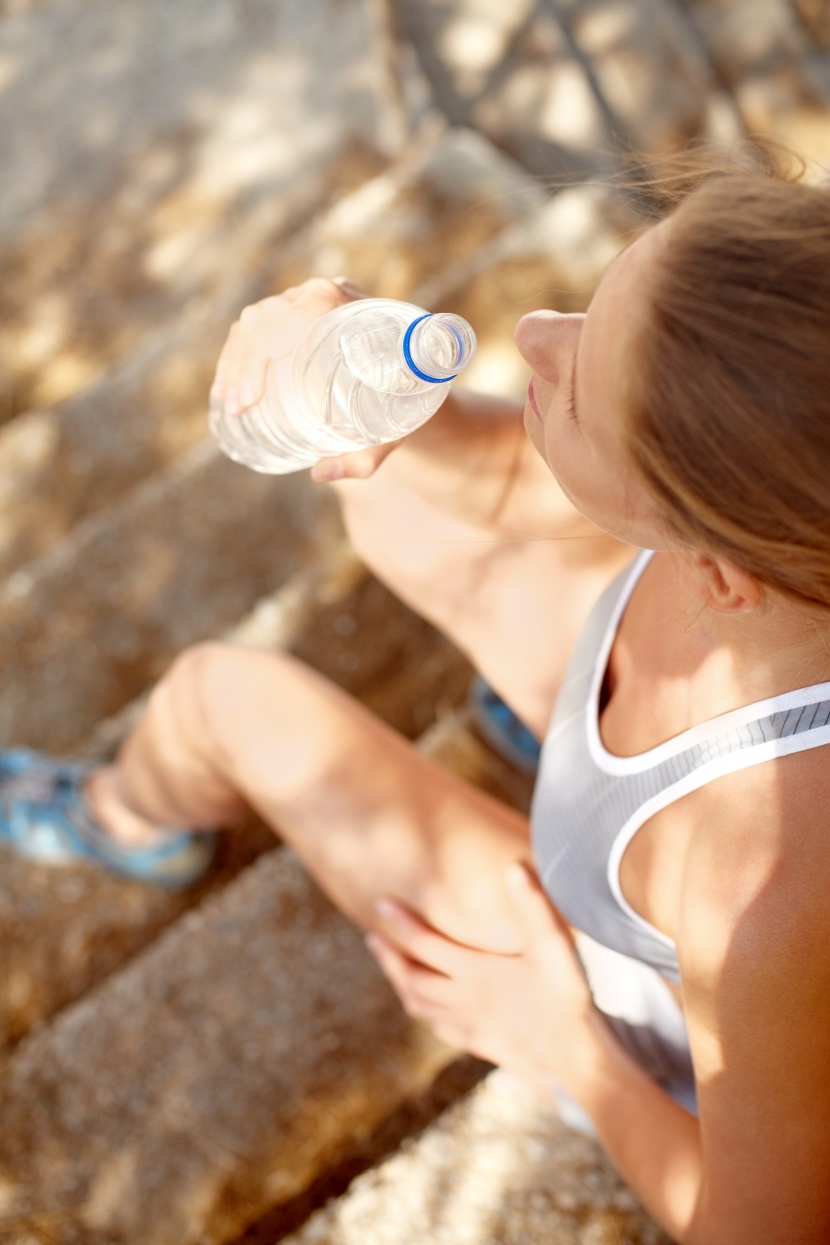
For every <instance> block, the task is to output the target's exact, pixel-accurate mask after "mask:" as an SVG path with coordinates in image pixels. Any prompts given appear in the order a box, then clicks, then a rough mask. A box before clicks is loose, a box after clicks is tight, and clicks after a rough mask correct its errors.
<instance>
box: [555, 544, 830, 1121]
mask: <svg viewBox="0 0 830 1245" xmlns="http://www.w3.org/2000/svg"><path fill="white" fill-rule="evenodd" d="M650 557H651V553H649V552H648V551H646V552H644V553H641V554H640V555H639V556H638V557H637V558H635V560H634V562H633V565H632V566H630V567H628V568H627V569H626V570H625V571H623V573H622V574H621V575H619V576H618V577H617V578H616V579H615V580H614V581H613V583H611V584H610V585H609V587H608V588H607V589H606V591H605V592H604V593H603V594H602V596H601V597H600V599H599V601H598V602H597V604H596V605H595V606H594V609H593V611H592V613H591V615H590V617H589V619H588V622H587V623H586V625H585V628H584V630H583V632H582V635H581V636H580V638H579V641H578V642H577V645H576V648H575V650H574V654H573V657H572V659H571V663H570V666H569V667H568V671H567V673H566V676H565V680H564V682H563V685H562V689H561V691H560V693H559V697H558V699H557V702H556V709H555V711H554V715H553V718H552V721H551V725H550V729H549V731H548V734H547V737H546V739H545V744H544V747H543V749H542V758H541V764H540V768H539V779H538V782H537V786H536V791H535V793H534V798H533V807H532V811H531V823H532V833H533V847H534V853H535V857H536V864H537V868H538V870H539V875H540V877H541V880H542V883H543V885H544V887H545V890H546V891H547V893H548V895H549V896H550V898H551V900H552V901H553V903H554V904H555V905H556V907H557V908H558V909H559V911H560V912H561V913H562V914H563V916H564V917H565V919H566V920H567V921H569V922H570V924H571V925H573V926H574V927H575V928H576V929H578V930H582V931H584V935H587V938H585V937H584V936H583V940H582V942H583V944H584V946H585V947H587V948H588V955H587V957H586V956H585V955H583V961H584V962H585V963H586V970H588V976H589V979H591V971H590V966H589V964H588V963H587V960H590V959H591V958H592V957H593V959H595V960H597V961H603V963H604V965H605V970H607V971H605V976H606V978H609V979H610V978H611V977H619V973H620V970H621V969H622V968H631V969H632V972H634V973H637V974H638V980H641V981H646V979H647V977H648V973H644V972H642V971H641V970H642V967H643V966H646V967H647V968H648V969H650V970H652V974H651V975H652V976H653V975H654V974H655V973H656V974H659V975H660V976H661V977H664V978H667V979H668V980H669V981H672V982H675V983H678V984H679V982H680V973H679V968H678V962H677V951H676V948H675V944H674V942H673V940H672V939H671V938H668V937H667V936H666V935H665V934H663V933H661V931H660V930H658V929H656V928H655V927H654V926H653V925H651V924H650V923H649V922H648V921H645V920H643V918H642V917H641V916H639V915H638V914H637V913H636V912H635V911H634V909H633V908H632V907H631V906H630V905H629V904H628V903H627V902H626V899H625V897H624V896H623V894H622V890H621V888H620V880H619V869H620V861H621V860H622V857H623V854H624V852H625V849H626V847H627V846H628V844H629V843H630V842H631V840H632V838H633V837H634V835H635V834H636V833H637V831H638V830H639V828H640V826H642V825H644V824H645V822H647V821H648V819H649V818H650V817H651V816H652V815H653V814H654V813H656V812H658V811H659V810H660V809H663V808H665V807H666V806H667V805H669V804H671V803H673V802H674V801H675V800H678V799H680V798H681V796H684V795H686V794H687V793H688V792H690V791H694V790H696V789H697V788H698V787H702V786H703V785H704V784H705V783H707V782H711V781H712V780H713V779H714V778H718V777H720V776H721V775H722V774H728V773H731V772H733V771H734V770H738V769H743V768H746V767H748V766H750V765H757V764H759V763H760V762H762V761H766V760H769V759H771V758H773V757H779V756H786V755H788V754H789V753H792V752H799V751H801V750H803V749H806V748H814V747H817V746H818V745H820V744H827V743H830V724H828V722H829V721H830V683H819V684H816V685H815V686H813V687H806V688H800V689H798V690H797V691H794V692H787V693H785V694H784V695H781V696H775V697H771V698H769V699H767V700H762V701H756V702H755V703H754V704H751V705H746V706H744V707H743V708H741V709H734V710H732V711H731V712H729V713H724V714H721V715H720V716H718V717H716V718H712V719H711V720H710V721H708V722H704V723H702V724H701V725H699V726H694V727H692V728H691V729H690V730H687V731H683V732H682V733H681V734H680V735H677V736H676V737H675V738H674V739H670V740H668V741H667V742H665V743H662V744H659V745H658V746H657V747H656V748H651V749H649V751H648V752H643V753H640V754H639V755H638V756H633V757H619V756H615V755H612V754H611V753H609V752H608V751H606V749H605V747H604V745H603V743H602V739H601V737H600V731H599V704H600V696H601V691H602V684H603V680H604V677H605V671H606V667H607V664H608V657H609V654H610V651H611V646H612V644H613V642H614V638H615V636H616V633H617V627H618V625H619V621H620V618H621V617H622V614H623V611H624V609H625V606H626V604H627V602H628V600H629V597H630V596H631V593H632V592H633V590H634V587H635V585H636V584H637V582H638V580H639V578H640V575H641V574H642V572H643V570H644V569H645V567H646V566H647V565H648V561H649V559H650ZM577 942H578V947H579V949H580V953H582V946H580V940H579V939H578V940H577ZM613 953H616V958H614V955H613ZM620 957H626V960H628V961H629V962H630V961H637V962H639V963H638V964H637V965H636V967H632V965H631V964H630V963H629V964H628V965H626V960H623V959H621V958H620ZM593 984H594V982H593V981H592V985H593ZM648 989H649V991H650V992H651V993H652V994H654V995H655V997H656V998H658V999H659V998H660V997H661V996H664V998H665V1000H669V1002H668V1003H667V1006H668V1007H671V1006H672V1005H674V1008H675V1011H676V1015H674V1016H673V1017H670V1018H669V1028H670V1029H671V1033H670V1034H669V1035H668V1037H667V1036H666V1034H663V1035H662V1036H661V1033H660V1032H657V1030H660V1028H661V1024H662V1022H661V1021H659V1020H655V1018H654V1016H653V1015H652V1014H651V1004H646V1003H643V1002H642V1000H641V1001H640V1002H638V1003H637V1004H636V1005H635V1006H634V1012H635V1013H636V1015H635V1017H634V1020H633V1021H632V1022H631V1023H634V1024H635V1026H636V1028H637V1029H638V1030H641V1032H640V1033H639V1035H638V1040H639V1039H643V1038H644V1039H645V1040H646V1042H647V1044H650V1045H651V1046H653V1047H655V1049H656V1048H657V1047H662V1046H665V1041H664V1038H665V1040H666V1041H668V1042H669V1045H670V1046H672V1047H673V1048H677V1049H676V1050H674V1053H671V1056H670V1059H669V1062H670V1063H671V1062H672V1061H674V1063H675V1064H676V1062H677V1061H676V1060H675V1059H674V1055H675V1054H677V1055H678V1057H679V1058H680V1063H681V1064H682V1063H684V1061H685V1066H686V1072H685V1073H683V1072H682V1069H680V1068H679V1067H677V1066H674V1067H673V1068H672V1069H671V1070H670V1073H668V1074H666V1075H665V1076H663V1077H662V1078H661V1076H660V1075H658V1079H664V1080H672V1079H673V1078H674V1079H675V1080H676V1079H677V1077H678V1076H679V1077H680V1078H681V1079H683V1078H684V1076H685V1078H686V1079H688V1078H689V1077H690V1076H691V1064H690V1061H689V1056H688V1040H687V1039H686V1038H685V1025H682V1024H681V1027H680V1029H678V1027H677V1024H676V1021H677V1018H678V1016H680V1015H681V1013H680V1011H679V1008H676V1004H674V999H673V998H672V996H671V995H670V994H669V992H668V991H667V990H666V989H665V987H664V986H663V987H662V989H661V983H660V982H659V980H658V981H656V985H655V982H654V981H651V982H649V983H648ZM595 994H596V991H595ZM598 1005H599V1006H600V1007H602V1003H601V1002H598ZM603 1010H605V1008H603ZM624 1012H625V1007H620V1008H618V1009H616V1013H615V1014H616V1015H617V1016H618V1017H620V1019H621V1020H623V1021H624V1020H626V1017H625V1016H624V1014H623V1013H624ZM629 1019H630V1018H629ZM652 1022H654V1023H652ZM655 1026H656V1029H655ZM615 1027H616V1026H615ZM655 1033H656V1039H655ZM629 1036H630V1035H629ZM626 1044H627V1045H629V1046H630V1045H631V1043H630V1042H627V1043H626ZM684 1047H685V1050H684V1049H682V1048H684ZM632 1053H634V1054H635V1056H636V1057H638V1058H639V1059H640V1062H642V1063H648V1060H646V1059H644V1058H643V1057H641V1056H642V1051H640V1052H639V1053H637V1052H635V1051H633V1050H632ZM663 1054H665V1051H663ZM659 1055H660V1051H657V1056H659ZM658 1063H659V1058H658ZM663 1071H664V1072H665V1069H663ZM670 1092H673V1091H672V1090H671V1089H670ZM675 1096H676V1097H678V1098H679V1099H681V1100H682V1099H683V1094H682V1093H676V1094H675ZM684 1105H688V1104H684ZM690 1109H693V1107H690Z"/></svg>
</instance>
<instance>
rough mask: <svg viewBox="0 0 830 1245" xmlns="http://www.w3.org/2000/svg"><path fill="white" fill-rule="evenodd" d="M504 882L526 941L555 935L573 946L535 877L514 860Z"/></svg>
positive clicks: (569, 934)
mask: <svg viewBox="0 0 830 1245" xmlns="http://www.w3.org/2000/svg"><path fill="white" fill-rule="evenodd" d="M506 882H507V895H508V899H509V900H510V904H511V906H512V908H513V910H514V912H515V914H516V918H517V920H518V921H519V924H520V925H521V927H522V929H524V930H525V932H526V933H527V936H528V941H529V942H530V941H533V940H536V939H538V938H545V937H547V938H549V937H550V935H551V933H554V932H555V933H558V934H559V935H564V937H565V938H567V940H568V942H569V943H571V944H573V934H572V933H571V929H570V926H569V925H568V923H567V921H565V920H564V919H563V918H562V917H561V916H560V914H559V913H558V912H557V910H556V908H554V906H553V904H552V903H551V902H550V900H549V899H548V897H547V895H546V894H545V892H544V890H543V889H542V884H541V882H540V881H539V877H538V874H536V873H535V872H534V871H533V870H531V869H529V868H528V866H527V865H525V864H521V863H519V862H518V861H517V862H516V863H515V864H512V865H511V866H510V867H509V869H508V870H507V874H506Z"/></svg>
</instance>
